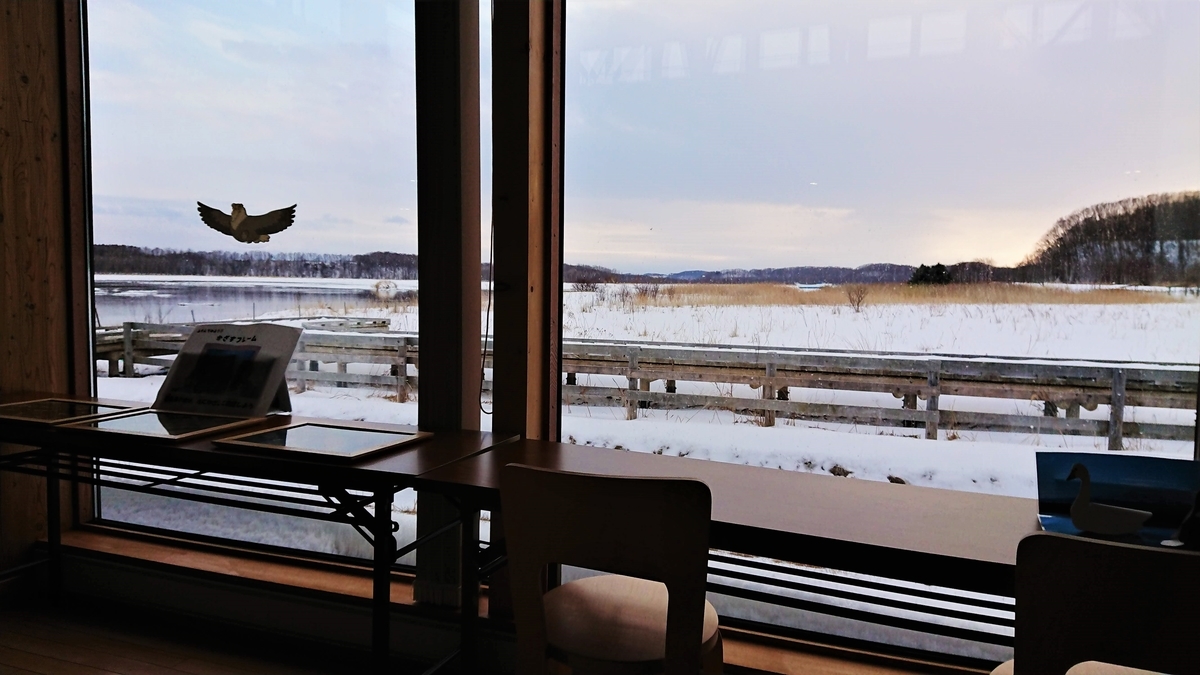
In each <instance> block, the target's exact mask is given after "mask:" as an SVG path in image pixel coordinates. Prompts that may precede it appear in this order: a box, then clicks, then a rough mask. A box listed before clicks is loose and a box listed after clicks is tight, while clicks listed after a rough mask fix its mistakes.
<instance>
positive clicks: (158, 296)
mask: <svg viewBox="0 0 1200 675" xmlns="http://www.w3.org/2000/svg"><path fill="white" fill-rule="evenodd" d="M379 283H380V282H379V281H378V280H376V279H276V278H254V277H250V278H237V277H169V276H149V275H147V276H143V275H132V274H130V275H124V274H121V275H116V274H98V275H96V313H97V314H98V315H99V322H100V325H102V326H119V325H120V324H121V323H123V322H125V321H143V322H155V323H184V322H193V321H228V320H230V319H254V318H259V317H262V316H264V315H273V316H281V315H292V316H295V315H299V314H310V313H312V312H313V311H317V310H320V309H328V310H332V311H337V312H339V313H346V312H348V311H351V310H353V309H354V308H355V307H364V306H370V305H372V304H378V303H379V298H380V293H379V291H378V290H377V289H376V286H377V284H379ZM385 283H386V284H389V286H388V288H387V289H386V290H387V291H390V292H395V291H399V292H403V291H406V290H407V291H410V292H411V291H415V290H416V281H394V282H385ZM385 294H389V293H385Z"/></svg>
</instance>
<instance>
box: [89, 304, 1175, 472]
mask: <svg viewBox="0 0 1200 675" xmlns="http://www.w3.org/2000/svg"><path fill="white" fill-rule="evenodd" d="M296 321H300V322H301V323H302V325H303V326H304V328H305V332H304V335H303V337H302V338H301V341H300V346H299V347H298V349H297V352H296V355H295V360H294V363H293V365H292V368H291V369H290V370H289V372H288V377H289V379H290V380H291V381H292V382H293V384H294V386H295V387H297V389H299V390H301V391H303V390H304V389H305V388H307V387H310V386H315V385H332V386H342V387H346V386H372V387H384V388H388V389H391V390H393V391H394V393H395V396H396V399H397V400H401V401H403V400H407V398H408V397H409V396H410V395H411V394H412V393H413V392H415V391H416V390H417V388H418V383H419V378H418V371H419V364H420V354H419V340H418V337H417V334H416V333H401V332H393V331H389V330H388V323H387V321H386V320H379V319H369V318H362V319H356V318H326V319H296ZM190 332H191V326H190V325H187V324H147V323H126V324H124V325H123V326H122V327H121V328H119V329H101V330H99V331H97V336H96V352H97V358H98V359H102V360H107V361H108V363H109V375H110V376H114V375H118V374H121V375H124V376H132V375H133V374H134V364H146V365H156V366H166V365H169V364H170V362H171V357H172V355H173V354H175V353H177V352H178V351H179V348H180V346H181V345H182V343H183V340H184V339H186V337H187V335H188V334H189V333H190ZM483 346H484V347H490V345H487V344H485V345H483ZM322 364H332V366H333V370H330V369H329V368H328V367H326V369H324V370H322V368H321V366H322ZM363 365H367V366H371V367H369V368H365V369H364V368H362V367H361V366H363ZM485 365H490V359H488V362H487V363H485ZM351 366H358V367H356V368H355V369H354V370H357V371H360V372H351ZM385 369H386V370H385ZM562 369H563V372H564V373H565V374H566V376H565V378H566V379H565V384H564V386H563V402H564V403H565V404H569V405H595V406H605V405H606V406H621V407H624V408H625V410H626V417H627V418H629V419H634V418H636V417H637V415H638V411H639V410H643V409H666V410H680V409H695V408H709V409H721V410H733V411H736V412H740V413H745V414H752V415H756V416H758V418H759V420H760V422H761V423H762V424H763V425H765V426H771V425H774V424H775V420H776V418H777V417H779V416H781V415H782V416H784V417H786V418H791V419H801V420H816V421H823V422H830V423H839V424H858V425H871V426H889V427H919V428H924V430H925V436H926V438H930V439H934V438H938V434H939V432H945V431H951V430H954V431H1001V432H1018V433H1049V434H1056V435H1059V434H1062V435H1081V436H1101V437H1107V438H1108V447H1109V449H1112V450H1118V449H1121V448H1123V447H1124V439H1125V438H1126V437H1136V438H1148V439H1166V440H1177V441H1188V440H1191V439H1192V438H1193V435H1194V433H1195V426H1194V425H1193V424H1179V423H1147V422H1134V421H1130V420H1129V419H1128V415H1126V410H1125V409H1126V407H1149V408H1166V409H1179V410H1194V409H1195V408H1196V389H1197V365H1196V364H1187V363H1131V362H1119V361H1096V360H1069V359H1048V358H1039V359H1033V358H1008V357H994V356H978V355H966V354H923V353H906V352H862V351H850V350H814V349H802V348H788V347H763V348H755V347H750V346H738V345H710V344H683V343H662V342H632V341H613V340H564V341H563V346H562ZM363 370H367V371H370V372H361V371H363ZM581 374H585V375H604V376H613V377H618V378H624V384H625V386H623V387H622V386H609V387H599V386H585V385H582V384H580V383H579V381H580V378H579V377H578V375H581ZM659 381H661V382H662V383H663V385H662V386H661V387H660V388H659V389H661V390H658V391H655V390H654V388H653V387H652V385H653V383H654V382H659ZM680 382H692V383H696V382H699V383H708V384H718V385H744V386H748V387H751V388H753V389H755V390H757V392H756V395H755V396H752V397H747V396H744V395H742V396H733V395H730V396H716V395H703V394H696V393H685V392H681V391H679V387H678V384H679V383H680ZM796 390H820V391H842V392H865V393H874V394H881V393H882V394H891V395H892V397H894V399H895V400H896V403H895V404H894V405H892V406H887V405H882V404H877V405H839V404H832V403H814V402H809V401H804V400H798V399H799V398H800V396H797V394H798V392H797V391H796ZM945 396H955V397H968V398H977V399H992V400H996V399H1000V400H1011V401H1033V402H1037V403H1038V405H1039V407H1040V409H1041V413H1042V414H1040V415H1038V414H1034V415H1030V414H1015V413H1012V414H1010V413H996V412H976V411H965V410H942V409H941V408H942V406H941V399H942V397H945ZM918 401H924V402H925V405H924V407H923V408H922V407H921V406H920V404H919V403H918ZM1100 406H1105V407H1106V408H1107V413H1108V414H1107V415H1106V416H1105V418H1100V419H1097V418H1095V417H1094V416H1093V417H1090V418H1086V417H1081V415H1080V411H1081V410H1088V411H1095V410H1097V408H1099V407H1100Z"/></svg>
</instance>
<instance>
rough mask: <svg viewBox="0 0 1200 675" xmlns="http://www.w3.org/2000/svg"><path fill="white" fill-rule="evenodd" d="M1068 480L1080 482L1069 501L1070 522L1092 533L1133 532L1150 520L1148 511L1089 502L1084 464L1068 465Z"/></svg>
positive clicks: (1089, 483)
mask: <svg viewBox="0 0 1200 675" xmlns="http://www.w3.org/2000/svg"><path fill="white" fill-rule="evenodd" d="M1067 480H1078V481H1079V495H1078V496H1076V497H1075V502H1074V503H1072V504H1071V523H1072V524H1074V525H1075V527H1078V528H1079V529H1081V530H1083V531H1084V532H1091V533H1093V534H1108V535H1120V534H1133V533H1134V532H1137V531H1138V530H1139V529H1141V527H1142V525H1144V524H1145V523H1146V521H1147V520H1150V516H1151V513H1150V512H1149V511H1141V510H1139V509H1127V508H1124V507H1120V506H1109V505H1108V504H1097V503H1095V502H1093V501H1092V477H1091V474H1089V473H1088V470H1087V467H1086V466H1084V465H1082V464H1076V465H1075V466H1073V467H1071V473H1070V474H1069V475H1068V476H1067Z"/></svg>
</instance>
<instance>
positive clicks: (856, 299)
mask: <svg viewBox="0 0 1200 675" xmlns="http://www.w3.org/2000/svg"><path fill="white" fill-rule="evenodd" d="M868 293H869V290H868V288H867V287H866V286H865V285H863V284H850V285H849V286H847V287H846V299H847V300H849V301H850V307H851V309H853V310H854V311H855V313H858V312H861V311H862V308H863V303H865V302H866V301H867V294H868Z"/></svg>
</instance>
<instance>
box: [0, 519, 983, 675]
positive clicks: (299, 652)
mask: <svg viewBox="0 0 1200 675" xmlns="http://www.w3.org/2000/svg"><path fill="white" fill-rule="evenodd" d="M63 539H64V544H65V545H66V546H67V547H68V548H70V549H76V548H77V549H86V550H88V551H92V552H96V553H104V554H114V555H115V554H120V555H121V556H125V557H132V558H137V559H140V560H146V561H153V562H156V563H161V564H166V565H172V566H178V567H180V568H186V569H192V570H200V571H206V572H213V573H219V574H226V575H229V576H231V577H238V578H243V579H248V580H255V581H262V582H270V583H274V584H281V585H296V586H301V587H305V588H310V589H316V590H321V591H325V592H328V593H333V594H338V595H346V596H350V597H355V596H357V597H368V596H369V593H370V578H369V576H366V575H365V574H363V573H361V571H357V572H348V571H346V570H341V569H339V568H338V567H337V566H330V567H329V568H328V569H314V568H311V567H305V566H297V565H295V564H291V563H289V562H288V561H287V560H286V559H283V560H282V561H281V560H274V559H264V558H263V557H261V556H255V555H250V554H245V555H236V554H233V553H231V552H230V551H226V550H222V549H219V548H215V549H213V550H201V549H197V548H196V547H188V546H178V545H172V544H171V543H170V542H169V541H166V540H164V541H162V542H158V543H155V542H149V541H146V540H144V539H143V538H138V537H119V536H116V535H113V534H111V533H110V534H105V533H103V532H90V533H89V532H70V533H64V538H63ZM81 602H84V601H79V600H77V601H75V602H73V603H72V604H70V605H68V606H66V607H51V606H49V605H48V604H46V603H45V602H40V601H37V600H36V599H34V600H30V599H26V600H25V601H24V602H23V603H20V604H17V605H13V604H12V603H8V604H7V605H4V604H0V675H13V674H19V675H27V674H29V673H35V674H40V675H68V674H70V675H73V674H76V673H78V674H80V675H158V674H162V675H241V674H242V673H245V674H247V675H250V674H254V675H292V674H295V675H308V674H316V673H322V674H329V675H340V674H341V673H355V674H358V673H364V672H369V670H370V669H369V668H368V663H367V661H366V658H367V655H366V654H365V653H359V652H354V651H350V650H340V649H337V648H333V647H325V646H322V645H318V644H311V643H300V644H297V641H295V640H284V639H283V638H278V637H271V636H267V635H247V634H246V633H245V632H244V631H240V630H239V629H237V628H236V627H234V626H232V625H220V624H214V623H213V622H200V621H196V620H191V619H187V618H186V617H181V616H177V615H160V616H147V615H144V614H142V613H140V612H133V611H131V610H128V609H126V610H120V609H113V608H111V607H109V606H98V605H94V604H93V605H85V604H80V603H81ZM392 602H393V603H397V604H402V605H403V604H411V603H412V589H411V583H410V582H408V581H405V580H403V579H397V580H395V581H394V582H393V588H392ZM842 651H843V652H844V653H839V652H838V651H837V650H828V649H826V650H814V649H811V648H805V647H803V646H802V645H799V644H797V645H793V646H788V645H780V644H768V643H763V642H762V641H761V640H759V639H756V638H755V634H752V633H748V632H746V631H740V632H739V631H733V630H731V631H729V633H728V634H727V636H726V639H725V663H726V672H727V673H731V674H732V675H745V674H761V673H779V674H781V675H793V674H795V675H799V674H801V673H804V674H806V675H906V674H910V673H933V672H937V673H945V674H946V675H970V674H972V673H980V672H983V673H986V672H987V671H986V670H984V671H979V670H971V669H967V668H962V669H956V668H946V667H944V666H943V667H934V664H930V663H922V662H912V661H910V662H904V661H903V660H899V659H897V660H890V661H889V662H887V663H880V662H879V661H877V660H874V661H873V660H872V659H863V658H862V655H861V654H857V653H854V652H852V650H842ZM423 670H424V668H423V667H421V666H420V665H414V666H412V667H410V668H407V669H406V668H404V667H401V666H398V667H397V669H396V671H395V672H397V673H403V672H413V673H420V672H422V671H423Z"/></svg>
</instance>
